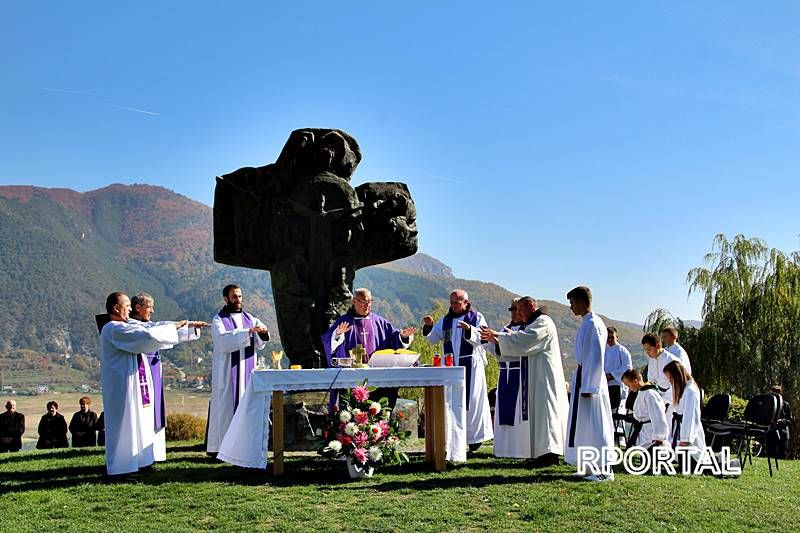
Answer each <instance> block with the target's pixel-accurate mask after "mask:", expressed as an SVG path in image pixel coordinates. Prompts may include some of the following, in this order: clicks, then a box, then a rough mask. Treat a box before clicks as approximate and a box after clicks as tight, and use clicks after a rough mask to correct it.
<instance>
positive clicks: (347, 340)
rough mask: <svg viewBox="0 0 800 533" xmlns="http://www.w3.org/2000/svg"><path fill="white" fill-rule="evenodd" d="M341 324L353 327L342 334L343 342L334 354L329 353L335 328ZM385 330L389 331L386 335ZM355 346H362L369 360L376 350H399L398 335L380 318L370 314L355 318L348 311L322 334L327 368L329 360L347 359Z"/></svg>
mask: <svg viewBox="0 0 800 533" xmlns="http://www.w3.org/2000/svg"><path fill="white" fill-rule="evenodd" d="M343 322H347V323H348V324H352V326H353V327H352V328H350V331H348V332H347V333H345V334H344V342H343V343H342V344H340V345H339V347H338V348H336V351H335V352H334V353H331V339H332V338H333V336H334V334H335V332H336V328H337V327H338V326H339V324H341V323H343ZM387 329H389V330H391V331H389V332H388V333H387V331H386V330H387ZM365 333H366V335H365ZM356 344H361V345H362V346H364V350H365V351H366V352H367V356H368V358H369V356H372V354H373V353H375V351H376V350H383V349H388V348H391V349H395V350H396V349H397V348H399V347H400V333H399V330H396V329H395V328H394V327H392V326H391V324H389V323H388V322H387V321H386V319H385V318H383V317H382V316H379V315H376V314H375V313H370V314H369V315H368V316H366V317H357V316H355V315H354V314H353V312H352V311H350V312H348V313H346V314H344V315H342V316H340V317H339V318H338V319H336V321H335V322H334V323H333V324H332V325H331V327H330V328H328V331H326V332H325V333H323V334H322V347H323V348H324V349H325V355H326V356H327V359H328V367H330V366H331V358H333V357H348V356H349V350H351V349H352V348H355V346H356Z"/></svg>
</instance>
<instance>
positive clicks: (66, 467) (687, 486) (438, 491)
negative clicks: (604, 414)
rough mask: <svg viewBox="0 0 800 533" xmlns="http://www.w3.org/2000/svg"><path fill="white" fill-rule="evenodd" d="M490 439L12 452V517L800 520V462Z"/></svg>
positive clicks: (69, 520)
mask: <svg viewBox="0 0 800 533" xmlns="http://www.w3.org/2000/svg"><path fill="white" fill-rule="evenodd" d="M490 451H491V450H490V448H489V447H484V448H482V449H481V450H480V451H479V452H478V453H477V454H475V455H474V456H472V457H471V458H470V460H469V462H468V463H467V464H465V465H455V466H453V465H450V466H449V468H448V471H447V472H445V473H441V474H437V473H434V472H431V471H430V470H429V469H428V466H427V465H426V464H425V463H423V461H422V457H421V456H420V455H412V462H411V463H410V464H407V465H403V466H398V467H386V468H383V469H381V470H379V471H378V472H377V473H376V475H375V476H374V477H373V478H372V479H368V480H363V481H351V480H350V479H348V477H347V472H346V470H345V466H344V465H343V464H341V463H336V464H334V463H332V462H329V461H327V460H324V459H322V458H318V457H315V456H313V457H309V456H300V455H295V456H289V457H287V460H286V476H285V477H283V478H274V477H272V476H271V475H270V474H267V473H266V472H261V471H253V470H247V469H240V468H236V467H233V466H229V465H226V464H223V463H218V462H215V461H212V460H211V459H209V458H208V457H206V455H205V454H204V453H203V451H202V449H201V447H200V446H199V445H197V444H195V443H179V444H175V445H173V446H172V447H171V448H170V453H169V456H168V459H169V460H168V462H167V463H164V464H159V465H157V466H155V467H154V469H153V470H150V471H145V472H144V473H143V475H142V481H141V482H140V483H132V484H109V483H106V482H104V480H103V473H104V458H103V450H102V449H88V450H86V449H83V450H76V449H73V450H64V451H31V452H22V453H18V454H10V455H9V454H4V455H0V530H2V531H20V532H22V531H57V530H58V531H79V530H91V531H109V530H116V531H121V530H124V531H197V530H211V529H225V530H239V531H251V530H271V531H275V530H278V531H299V530H303V531H308V530H320V531H336V530H354V531H361V530H369V531H379V530H380V531H387V530H388V531H394V530H397V531H412V530H419V531H464V530H472V531H481V530H492V531H497V530H519V531H523V530H524V531H532V530H542V531H553V530H582V531H598V530H617V531H619V530H652V531H655V530H669V531H673V530H674V531H687V530H705V531H742V530H759V531H768V530H779V531H789V530H797V529H800V518H799V517H798V509H800V462H792V461H785V462H782V463H781V469H780V472H778V473H777V474H776V475H775V476H774V477H773V478H771V479H770V477H769V474H768V471H767V464H766V460H764V459H756V460H755V462H754V464H753V466H752V467H747V468H746V469H745V471H744V474H743V475H742V477H741V478H740V479H716V478H712V477H705V476H704V477H638V476H632V475H627V474H618V475H617V479H616V481H615V482H613V483H603V484H598V483H595V484H590V483H576V482H570V481H568V480H566V476H568V475H569V474H570V473H571V472H572V469H571V468H570V467H569V466H558V467H550V468H544V469H531V468H529V467H528V466H526V464H525V463H524V462H521V461H514V460H500V459H495V458H494V457H493V456H492V455H491V453H490Z"/></svg>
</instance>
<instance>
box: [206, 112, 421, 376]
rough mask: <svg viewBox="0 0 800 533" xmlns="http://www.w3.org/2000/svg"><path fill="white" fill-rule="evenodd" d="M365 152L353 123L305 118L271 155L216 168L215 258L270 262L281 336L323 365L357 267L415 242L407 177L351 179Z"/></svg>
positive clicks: (298, 355)
mask: <svg viewBox="0 0 800 533" xmlns="http://www.w3.org/2000/svg"><path fill="white" fill-rule="evenodd" d="M360 161H361V151H360V149H359V146H358V143H357V142H356V140H355V139H354V138H353V137H351V136H350V135H348V134H347V133H345V132H343V131H341V130H333V129H317V128H308V129H301V130H295V131H293V132H292V133H291V135H290V136H289V140H288V141H287V142H286V145H285V146H284V148H283V151H282V152H281V154H280V155H279V156H278V160H277V161H276V162H275V163H272V164H269V165H266V166H263V167H258V168H252V167H245V168H240V169H239V170H237V171H235V172H232V173H230V174H226V175H224V176H221V177H218V178H217V186H216V190H215V194H214V259H215V260H216V261H217V262H219V263H224V264H228V265H233V266H242V267H249V268H257V269H262V270H269V271H270V274H271V278H272V291H273V294H274V296H275V307H276V311H277V319H278V329H279V332H280V337H281V342H282V344H283V347H284V350H285V351H286V353H287V355H288V357H289V359H290V360H291V361H292V363H293V364H301V365H303V367H304V368H310V367H318V366H319V365H320V362H321V358H320V354H322V353H324V352H323V350H322V344H321V340H320V336H321V335H322V333H323V332H324V331H326V330H327V328H328V327H329V326H330V324H332V323H333V321H334V320H335V319H336V318H337V317H338V316H340V315H342V314H344V313H345V312H347V310H348V308H349V307H350V301H351V298H352V290H353V278H354V276H355V271H356V270H357V269H359V268H362V267H366V266H370V265H376V264H380V263H385V262H388V261H392V260H395V259H400V258H403V257H408V256H410V255H413V254H414V253H416V251H417V228H416V208H415V207H414V201H413V200H412V198H411V194H410V193H409V191H408V187H407V186H406V185H405V184H404V183H365V184H363V185H360V186H358V187H356V188H355V189H354V188H353V187H352V186H351V185H350V183H349V182H350V178H351V177H352V175H353V172H354V171H355V169H356V166H358V163H359V162H360ZM322 359H324V358H322Z"/></svg>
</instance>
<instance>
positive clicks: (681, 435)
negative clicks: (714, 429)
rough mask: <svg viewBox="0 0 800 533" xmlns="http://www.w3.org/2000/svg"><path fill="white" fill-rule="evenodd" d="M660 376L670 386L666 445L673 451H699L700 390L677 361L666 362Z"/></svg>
mask: <svg viewBox="0 0 800 533" xmlns="http://www.w3.org/2000/svg"><path fill="white" fill-rule="evenodd" d="M664 375H665V376H666V377H667V379H668V380H669V382H670V384H671V385H672V403H671V404H670V406H669V410H668V411H667V419H668V420H670V421H671V428H670V434H669V439H670V444H671V445H672V447H673V448H675V447H677V446H693V447H694V448H696V449H697V451H698V452H702V451H703V450H704V449H705V447H706V434H705V432H704V431H703V424H702V422H701V421H700V408H701V407H702V400H701V395H700V389H699V388H698V386H697V383H696V382H695V381H694V379H693V378H692V376H691V375H690V374H689V373H688V372H687V371H686V368H685V367H684V366H683V364H682V363H681V362H680V361H671V362H669V363H667V365H666V366H665V367H664Z"/></svg>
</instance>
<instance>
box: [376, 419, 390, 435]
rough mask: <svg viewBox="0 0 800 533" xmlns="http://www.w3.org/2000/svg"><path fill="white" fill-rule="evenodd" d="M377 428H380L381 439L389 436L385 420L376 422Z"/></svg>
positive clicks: (387, 424)
mask: <svg viewBox="0 0 800 533" xmlns="http://www.w3.org/2000/svg"><path fill="white" fill-rule="evenodd" d="M378 426H379V427H380V428H381V437H384V438H386V437H388V436H389V423H388V422H387V421H386V420H381V421H380V422H378Z"/></svg>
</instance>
